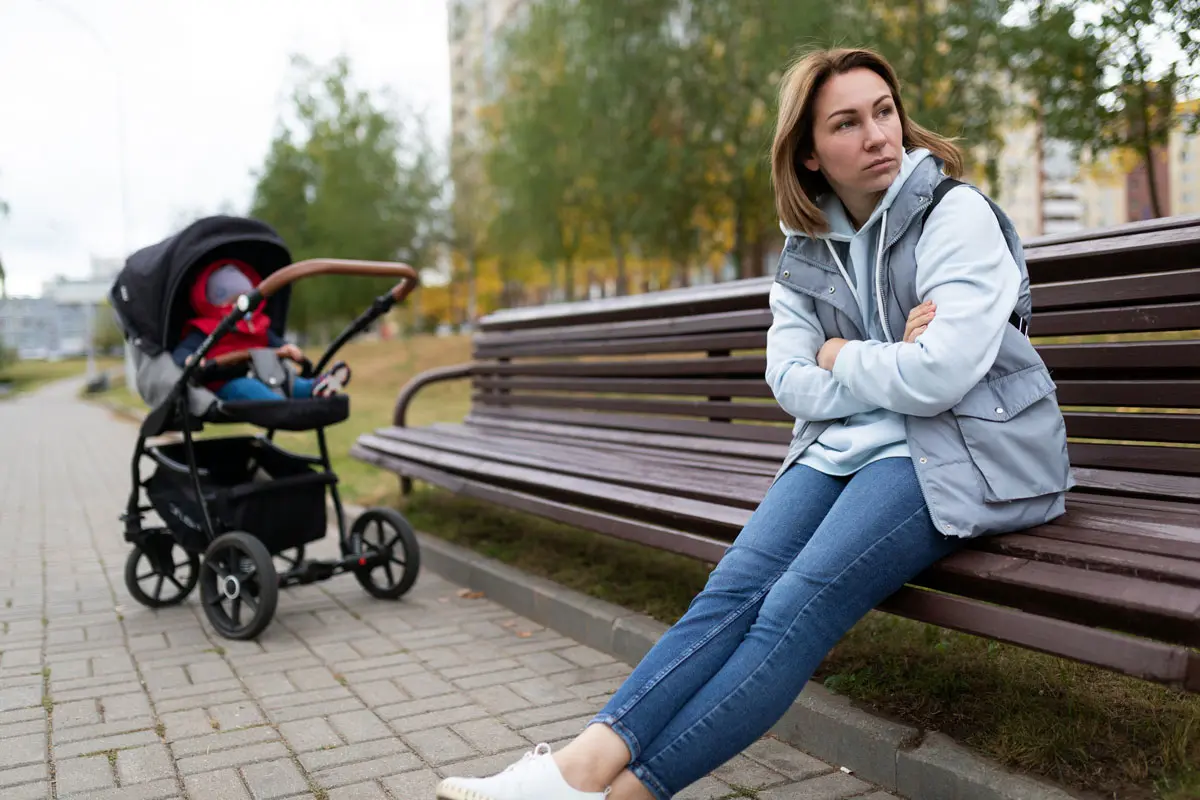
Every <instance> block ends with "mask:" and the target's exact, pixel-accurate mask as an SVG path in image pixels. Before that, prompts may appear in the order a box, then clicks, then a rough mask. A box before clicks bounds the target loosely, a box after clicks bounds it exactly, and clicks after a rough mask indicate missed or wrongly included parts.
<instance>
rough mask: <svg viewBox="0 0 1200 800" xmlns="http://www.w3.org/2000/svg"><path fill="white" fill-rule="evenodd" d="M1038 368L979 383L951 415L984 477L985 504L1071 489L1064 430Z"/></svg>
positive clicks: (1045, 374) (1047, 381)
mask: <svg viewBox="0 0 1200 800" xmlns="http://www.w3.org/2000/svg"><path fill="white" fill-rule="evenodd" d="M1054 390H1055V386H1054V381H1053V380H1052V379H1051V378H1050V373H1049V372H1048V371H1047V370H1046V368H1045V367H1044V366H1042V365H1041V364H1036V365H1034V366H1031V367H1027V368H1025V369H1022V370H1019V371H1017V372H1013V373H1010V374H1008V375H1003V376H1001V377H999V378H994V379H992V380H989V381H986V382H983V383H980V384H978V385H976V386H975V387H974V388H973V389H971V391H969V392H967V394H966V396H965V397H963V399H962V400H961V401H959V403H958V405H956V406H955V407H954V408H953V409H952V412H953V414H954V417H955V419H956V420H957V422H958V428H959V431H960V432H961V433H962V437H963V441H964V443H965V444H966V447H967V452H968V454H969V455H970V457H971V461H972V462H973V463H974V465H975V468H976V469H978V470H979V472H980V474H981V475H982V477H983V483H984V499H985V500H987V501H989V502H993V503H995V502H1003V501H1007V500H1021V499H1025V498H1029V497H1038V496H1040V495H1045V494H1050V493H1053V492H1063V491H1066V490H1067V489H1069V488H1070V487H1071V477H1070V475H1071V470H1070V463H1069V460H1068V457H1067V429H1066V424H1065V422H1064V421H1063V416H1062V412H1061V411H1060V410H1059V408H1058V401H1057V397H1056V395H1055V394H1054Z"/></svg>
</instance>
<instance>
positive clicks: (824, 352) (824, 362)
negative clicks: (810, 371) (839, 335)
mask: <svg viewBox="0 0 1200 800" xmlns="http://www.w3.org/2000/svg"><path fill="white" fill-rule="evenodd" d="M845 346H846V340H845V339H830V340H828V341H827V342H825V344H823V345H821V349H820V350H818V351H817V366H818V367H820V368H821V369H827V370H829V371H830V372H833V365H834V363H836V362H837V357H838V353H840V352H842V348H843V347H845Z"/></svg>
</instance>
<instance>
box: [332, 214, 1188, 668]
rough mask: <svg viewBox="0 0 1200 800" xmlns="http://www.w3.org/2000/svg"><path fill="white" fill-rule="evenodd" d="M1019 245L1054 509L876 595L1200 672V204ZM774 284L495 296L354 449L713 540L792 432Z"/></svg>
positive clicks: (597, 518) (540, 510) (645, 529)
mask: <svg viewBox="0 0 1200 800" xmlns="http://www.w3.org/2000/svg"><path fill="white" fill-rule="evenodd" d="M1026 252H1027V258H1028V261H1029V265H1030V273H1031V276H1032V283H1033V302H1034V308H1035V313H1034V319H1033V325H1032V329H1031V336H1032V337H1033V338H1034V339H1035V341H1036V342H1037V343H1038V349H1039V351H1040V352H1041V354H1042V356H1043V357H1044V359H1045V361H1046V363H1047V364H1048V366H1049V367H1050V369H1051V370H1052V373H1053V375H1054V377H1055V380H1056V382H1057V384H1058V398H1059V402H1060V404H1061V405H1062V406H1063V409H1064V414H1065V417H1066V421H1067V428H1068V432H1069V435H1070V437H1071V443H1070V455H1071V460H1072V463H1073V465H1074V467H1075V469H1076V476H1077V479H1078V482H1079V486H1078V488H1077V489H1076V490H1075V491H1073V492H1072V493H1071V495H1070V496H1069V501H1068V509H1069V510H1068V513H1067V514H1066V515H1065V516H1064V517H1062V518H1060V519H1059V520H1056V521H1055V522H1053V523H1052V524H1049V525H1044V526H1041V527H1038V528H1036V529H1032V530H1028V531H1024V532H1021V533H1014V534H1007V535H1003V536H996V537H989V538H983V539H978V540H974V541H972V542H971V544H970V545H969V546H968V547H967V548H966V549H965V550H963V551H962V552H960V553H958V554H956V555H954V556H952V557H950V558H947V559H945V560H944V561H942V562H940V563H939V564H937V565H936V566H934V567H933V568H931V569H929V570H928V571H926V572H925V573H923V574H922V575H920V576H919V577H918V578H917V579H916V580H914V581H913V582H912V584H911V585H910V586H908V587H906V588H904V589H903V590H901V591H900V592H898V593H897V594H895V595H894V596H893V597H891V598H889V599H888V600H887V601H886V602H885V603H884V604H883V605H882V606H881V609H882V610H885V611H888V612H892V613H895V614H900V615H903V616H906V617H910V618H913V619H916V620H921V621H924V622H929V623H933V624H936V625H940V626H944V627H947V628H952V629H956V630H959V631H965V632H968V633H972V634H977V635H981V636H986V637H991V638H994V639H997V640H1001V641H1004V642H1009V643H1013V644H1017V645H1020V646H1023V647H1027V648H1030V649H1034V650H1040V651H1043V652H1047V653H1052V654H1055V655H1058V656H1062V657H1065V658H1070V659H1075V660H1078V661H1082V662H1087V663H1090V664H1094V665H1098V666H1102V667H1105V668H1108V669H1111V670H1115V671H1119V672H1123V673H1126V674H1129V675H1134V676H1138V677H1140V678H1143V679H1146V680H1149V681H1155V682H1159V683H1163V684H1167V685H1171V686H1175V687H1180V688H1183V689H1186V690H1189V691H1200V652H1198V651H1197V650H1196V648H1200V413H1197V411H1198V410H1200V216H1193V217H1187V218H1175V219H1167V220H1157V221H1154V222H1150V223H1135V224H1130V225H1122V226H1118V227H1114V228H1109V229H1104V230H1100V231H1089V232H1087V233H1086V234H1082V235H1076V236H1057V237H1044V238H1041V239H1039V240H1035V241H1032V242H1030V243H1029V244H1028V245H1027V251H1026ZM770 285H771V279H762V278H760V279H751V280H745V281H736V282H732V283H726V284H718V285H710V286H704V287H694V288H689V289H683V290H671V291H664V292H656V293H651V294H646V295H640V296H630V297H622V298H612V299H606V300H600V301H588V302H579V303H570V304H563V305H556V306H546V307H536V308H519V309H510V310H504V311H500V312H498V313H494V314H492V315H490V316H488V317H486V318H484V319H483V320H482V322H481V325H480V329H479V332H478V333H476V334H475V336H474V340H473V350H474V361H473V362H472V363H470V364H465V365H459V366H453V367H447V368H442V369H437V370H433V371H430V372H427V373H424V374H422V375H420V376H418V377H417V378H415V379H414V380H413V381H411V382H410V383H409V385H408V386H406V387H404V389H403V391H402V392H401V394H400V397H399V399H398V401H397V404H396V411H395V420H394V425H393V426H392V427H388V428H384V429H381V430H377V431H374V432H373V433H369V434H366V435H363V436H362V437H360V438H359V439H358V441H357V443H356V444H355V445H354V447H353V449H352V454H353V455H354V456H355V457H356V458H359V459H362V460H364V461H367V462H370V463H372V464H375V465H378V466H380V467H382V468H385V469H388V470H392V471H395V472H397V473H398V474H399V475H401V476H402V482H403V484H404V489H405V491H407V490H408V488H409V486H410V482H411V480H413V479H418V480H422V481H426V482H428V483H431V484H435V485H437V486H441V487H444V488H446V489H449V490H451V491H454V492H458V493H461V494H463V495H467V496H471V497H474V498H478V499H481V500H486V501H491V502H494V503H498V504H501V505H504V506H507V507H509V508H514V509H519V510H521V511H525V512H530V513H533V514H537V515H541V516H543V517H548V518H551V519H554V520H558V521H561V522H564V523H569V524H571V525H575V526H579V527H582V528H587V529H590V530H593V531H598V532H600V533H604V534H608V535H611V536H616V537H621V538H624V539H630V540H634V541H637V542H642V543H644V544H647V545H651V546H653V547H658V548H662V549H665V550H671V551H674V552H677V553H683V554H686V555H689V556H693V557H695V558H699V559H704V560H706V561H709V562H715V561H717V560H718V559H719V558H720V556H721V554H722V553H723V551H724V549H725V547H726V546H727V543H728V542H729V541H731V540H732V538H733V537H734V536H736V534H737V533H738V531H739V530H740V529H741V527H742V526H743V525H744V524H745V522H746V521H747V519H748V518H749V516H750V514H751V511H752V510H753V509H754V507H755V506H756V505H757V504H758V502H759V501H760V500H761V499H762V497H763V495H764V494H765V492H766V490H767V487H768V485H769V484H770V481H771V478H772V475H773V474H774V473H775V471H776V469H777V468H778V466H779V464H780V463H781V461H782V459H783V457H784V454H785V452H786V450H787V444H788V441H789V440H790V425H791V422H792V420H791V418H790V417H789V416H788V415H787V414H786V413H785V412H784V411H782V410H781V409H780V408H779V406H778V405H777V404H776V403H775V402H774V399H773V397H772V395H771V391H770V388H769V387H768V386H767V384H766V382H765V380H764V377H763V376H764V369H765V361H764V355H763V353H764V348H765V342H766V332H767V328H768V326H769V325H770V322H771V315H770V312H769V310H768V308H767V293H768V290H769V288H770ZM1168 332H1169V336H1170V337H1173V338H1170V339H1166V340H1164V339H1163V335H1164V334H1168ZM1097 334H1101V335H1111V334H1142V335H1156V336H1158V337H1159V340H1156V341H1119V342H1111V341H1098V340H1097V339H1098V338H1099V337H1097V336H1096V335H1097ZM1039 337H1091V339H1090V340H1086V341H1069V342H1066V343H1063V342H1061V341H1058V342H1056V343H1042V342H1041V341H1040V339H1039ZM1110 338H1111V337H1110ZM1122 338H1124V339H1126V340H1128V339H1130V338H1136V337H1129V336H1125V337H1122ZM455 378H469V379H470V381H471V383H472V388H473V395H472V405H471V410H470V413H469V415H468V416H467V418H466V419H465V421H464V422H463V423H462V424H455V425H451V424H437V425H431V426H428V427H423V428H408V427H406V425H405V416H406V410H407V408H408V405H409V402H410V401H411V400H412V398H413V395H414V394H416V393H417V392H418V391H419V390H420V389H421V388H422V387H424V386H427V385H429V384H430V383H433V382H435V381H442V380H449V379H455Z"/></svg>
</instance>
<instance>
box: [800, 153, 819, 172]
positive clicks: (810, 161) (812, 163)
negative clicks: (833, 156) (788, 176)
mask: <svg viewBox="0 0 1200 800" xmlns="http://www.w3.org/2000/svg"><path fill="white" fill-rule="evenodd" d="M800 163H802V164H804V167H805V169H807V170H808V171H809V172H820V170H821V162H820V160H819V159H818V158H817V157H816V155H810V156H809V157H808V158H806V159H804V160H803V161H801V162H800Z"/></svg>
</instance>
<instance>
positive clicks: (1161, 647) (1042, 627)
mask: <svg viewBox="0 0 1200 800" xmlns="http://www.w3.org/2000/svg"><path fill="white" fill-rule="evenodd" d="M879 610H881V611H886V612H888V613H890V614H898V615H900V616H902V617H908V618H909V619H915V620H918V621H920V622H927V623H929V624H931V625H938V626H940V627H943V628H950V629H952V630H957V631H962V632H964V633H970V634H974V635H976V636H986V637H989V638H991V639H997V640H999V641H1002V642H1008V643H1010V644H1015V645H1018V646H1020V647H1024V648H1027V649H1029V650H1038V651H1040V652H1043V653H1049V654H1050V655H1055V656H1061V657H1065V658H1071V659H1074V660H1076V661H1081V662H1083V663H1085V664H1092V665H1095V666H1098V667H1105V668H1107V669H1112V670H1116V671H1117V672H1122V673H1124V674H1126V675H1133V676H1135V677H1138V678H1142V679H1144V680H1148V681H1155V682H1157V683H1164V684H1167V685H1169V686H1173V687H1177V688H1181V689H1185V690H1189V691H1193V692H1196V691H1200V653H1195V652H1192V651H1190V650H1189V649H1188V648H1185V647H1179V646H1178V645H1168V644H1162V643H1160V642H1152V641H1149V640H1147V639H1139V638H1134V637H1130V636H1126V635H1124V634H1120V633H1115V632H1113V631H1108V630H1104V629H1102V628H1093V627H1088V626H1085V625H1078V624H1076V623H1073V622H1064V621H1062V620H1057V619H1047V618H1046V617H1040V616H1037V615H1035V614H1027V613H1025V612H1023V611H1017V610H1016V609H1011V608H1004V607H1003V606H995V605H991V604H988V603H981V602H978V601H975V600H970V599H968V598H964V597H954V596H951V595H946V594H941V593H939V592H928V591H924V590H921V589H914V588H911V587H905V588H904V589H901V590H900V591H899V592H897V593H896V594H894V595H892V596H891V597H889V598H888V599H887V600H884V601H883V602H882V603H880V604H879Z"/></svg>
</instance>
